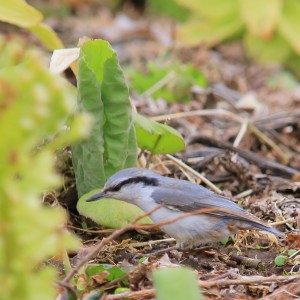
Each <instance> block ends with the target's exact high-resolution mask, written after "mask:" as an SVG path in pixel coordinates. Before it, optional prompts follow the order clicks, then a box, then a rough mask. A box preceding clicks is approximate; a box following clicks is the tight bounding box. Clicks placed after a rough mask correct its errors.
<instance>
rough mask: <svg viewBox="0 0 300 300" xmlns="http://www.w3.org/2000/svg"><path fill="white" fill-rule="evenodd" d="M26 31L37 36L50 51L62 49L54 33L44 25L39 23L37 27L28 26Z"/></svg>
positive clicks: (61, 44)
mask: <svg viewBox="0 0 300 300" xmlns="http://www.w3.org/2000/svg"><path fill="white" fill-rule="evenodd" d="M28 30H30V31H31V32H32V33H33V34H34V35H35V36H37V37H38V38H39V39H40V41H41V42H42V43H43V44H44V45H45V46H46V47H47V48H48V49H50V50H55V49H59V48H63V47H64V45H63V43H62V41H61V40H60V39H59V37H58V36H57V34H56V33H55V31H54V30H52V29H51V28H50V27H49V26H48V25H46V24H43V23H41V24H39V25H35V26H30V27H28Z"/></svg>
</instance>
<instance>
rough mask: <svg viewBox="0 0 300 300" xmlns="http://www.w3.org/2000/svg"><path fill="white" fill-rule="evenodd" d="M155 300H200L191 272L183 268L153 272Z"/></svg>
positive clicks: (193, 274)
mask: <svg viewBox="0 0 300 300" xmlns="http://www.w3.org/2000/svg"><path fill="white" fill-rule="evenodd" d="M153 281H154V286H155V288H156V291H157V292H156V296H157V300H183V299H189V300H201V299H203V296H202V293H201V291H200V289H199V288H198V285H197V280H196V276H195V273H194V271H193V270H190V269H188V268H185V267H178V268H165V269H159V270H155V271H153Z"/></svg>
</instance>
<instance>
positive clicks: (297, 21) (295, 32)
mask: <svg viewBox="0 0 300 300" xmlns="http://www.w3.org/2000/svg"><path fill="white" fill-rule="evenodd" d="M299 15H300V2H299V1H298V0H286V1H284V5H283V10H282V13H281V16H280V18H279V20H278V30H279V32H280V33H281V35H282V36H283V37H284V38H285V39H286V40H287V41H288V42H289V43H290V45H291V46H292V48H293V49H294V50H295V51H296V52H297V53H298V54H300V39H299V32H300V18H299Z"/></svg>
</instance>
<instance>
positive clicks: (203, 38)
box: [177, 14, 244, 47]
mask: <svg viewBox="0 0 300 300" xmlns="http://www.w3.org/2000/svg"><path fill="white" fill-rule="evenodd" d="M243 28H244V24H243V22H242V20H241V18H240V16H239V14H235V15H232V16H229V17H226V18H223V19H217V20H208V21H203V20H201V21H200V20H199V19H194V20H191V21H189V22H187V23H186V24H185V25H183V26H181V27H180V28H179V30H178V35H177V36H178V38H179V39H180V40H181V41H183V42H186V43H188V44H190V45H195V44H199V43H203V44H204V45H205V46H207V47H212V46H215V45H217V44H218V43H220V42H222V41H224V40H226V39H229V38H232V37H234V36H237V35H238V34H240V33H241V32H242V30H243Z"/></svg>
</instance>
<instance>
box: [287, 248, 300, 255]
mask: <svg viewBox="0 0 300 300" xmlns="http://www.w3.org/2000/svg"><path fill="white" fill-rule="evenodd" d="M298 251H299V250H296V249H289V250H288V256H291V255H293V254H294V253H296V252H298Z"/></svg>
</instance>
